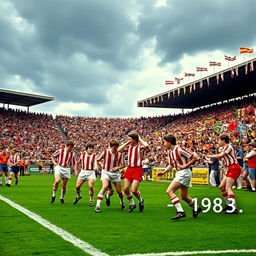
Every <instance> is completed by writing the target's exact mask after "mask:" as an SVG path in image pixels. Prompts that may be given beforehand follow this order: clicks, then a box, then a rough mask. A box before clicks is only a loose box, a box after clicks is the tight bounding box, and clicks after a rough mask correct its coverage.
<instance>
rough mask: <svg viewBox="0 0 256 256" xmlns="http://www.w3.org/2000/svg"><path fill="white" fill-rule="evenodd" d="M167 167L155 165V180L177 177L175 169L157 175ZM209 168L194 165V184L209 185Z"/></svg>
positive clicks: (33, 169)
mask: <svg viewBox="0 0 256 256" xmlns="http://www.w3.org/2000/svg"><path fill="white" fill-rule="evenodd" d="M164 169H165V168H159V167H153V168H152V170H151V176H152V180H153V181H172V180H173V179H174V177H175V172H176V171H175V169H173V170H171V171H170V172H168V173H166V174H165V175H163V176H162V177H160V178H159V177H157V173H158V172H161V171H163V170H164ZM28 170H29V173H30V174H36V173H53V171H52V170H51V169H50V165H47V164H45V165H43V166H42V168H41V170H39V166H38V165H33V164H31V165H29V166H28ZM208 173H209V170H208V168H200V167H193V168H192V181H191V182H192V184H201V185H208V184H209V175H208Z"/></svg>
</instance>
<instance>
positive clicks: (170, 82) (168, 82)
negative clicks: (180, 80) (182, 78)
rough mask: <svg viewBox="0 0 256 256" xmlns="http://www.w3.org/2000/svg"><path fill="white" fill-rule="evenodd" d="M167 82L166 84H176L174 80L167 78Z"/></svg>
mask: <svg viewBox="0 0 256 256" xmlns="http://www.w3.org/2000/svg"><path fill="white" fill-rule="evenodd" d="M165 84H166V85H169V84H174V81H170V80H166V81H165Z"/></svg>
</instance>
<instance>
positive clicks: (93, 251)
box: [0, 195, 109, 256]
mask: <svg viewBox="0 0 256 256" xmlns="http://www.w3.org/2000/svg"><path fill="white" fill-rule="evenodd" d="M0 200H2V201H4V202H6V203H7V204H9V205H10V206H12V207H13V208H15V209H17V210H18V211H20V212H22V213H23V214H25V215H27V216H28V217H29V218H31V219H33V220H34V221H36V222H37V223H39V224H41V225H42V226H44V227H45V228H47V229H49V230H51V231H52V232H53V233H55V234H57V235H59V236H60V237H61V238H63V239H64V240H66V241H68V242H70V243H71V244H73V245H74V246H76V247H78V248H80V249H81V250H83V251H84V252H86V253H88V254H90V255H93V256H109V255H108V254H106V253H103V252H101V251H100V250H98V249H97V248H95V247H93V246H92V245H90V244H89V243H87V242H84V241H83V240H81V239H79V238H77V237H75V236H73V235H72V234H70V233H68V232H67V231H65V230H64V229H62V228H59V227H57V226H55V225H54V224H52V223H50V222H49V221H47V220H45V219H43V218H42V217H41V216H39V215H37V214H35V213H33V212H31V211H29V210H28V209H26V208H24V207H22V206H20V205H19V204H16V203H14V202H13V201H11V200H9V199H8V198H6V197H4V196H1V195H0Z"/></svg>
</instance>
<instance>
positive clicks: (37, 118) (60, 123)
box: [0, 97, 256, 167]
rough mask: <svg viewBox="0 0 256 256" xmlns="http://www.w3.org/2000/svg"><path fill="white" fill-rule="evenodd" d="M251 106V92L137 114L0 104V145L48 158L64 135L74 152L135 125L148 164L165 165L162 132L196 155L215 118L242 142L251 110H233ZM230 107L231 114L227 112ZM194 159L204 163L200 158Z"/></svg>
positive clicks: (212, 141) (210, 140) (121, 136)
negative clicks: (68, 112) (175, 110)
mask: <svg viewBox="0 0 256 256" xmlns="http://www.w3.org/2000/svg"><path fill="white" fill-rule="evenodd" d="M248 106H252V109H253V107H256V100H255V97H245V98H244V99H240V100H236V101H231V102H226V103H221V104H215V105H212V106H209V107H204V108H200V109H197V110H194V111H191V112H189V113H186V114H179V115H169V116H161V117H147V118H145V117H141V118H88V117H71V116H56V118H53V117H52V116H51V115H47V114H35V113H26V112H24V111H20V110H11V109H9V110H6V109H3V108H0V127H1V129H0V149H2V148H9V149H11V148H17V149H18V150H19V151H20V152H22V153H21V154H22V155H24V156H26V157H27V158H29V159H30V160H31V161H36V160H38V161H39V160H49V155H50V154H49V153H52V152H54V151H55V150H56V149H58V148H60V147H61V146H62V145H63V144H64V142H65V140H73V141H74V142H75V145H76V146H75V149H76V153H77V154H79V152H81V151H83V150H84V148H85V146H86V144H87V143H93V144H94V145H95V151H96V153H100V152H101V151H102V150H103V148H105V147H106V146H107V145H108V143H109V141H110V139H112V138H116V139H118V140H119V141H120V142H122V141H124V140H125V139H126V136H125V135H127V134H128V132H130V131H131V130H135V131H137V132H138V133H139V134H140V135H141V136H142V137H143V139H144V140H146V141H147V142H148V143H149V145H150V148H151V151H150V152H149V153H148V154H147V158H148V159H149V161H150V164H151V165H153V166H161V167H163V166H165V165H166V164H167V161H166V152H165V150H164V149H163V148H162V139H161V138H162V137H163V136H164V135H165V134H167V133H173V134H175V135H176V137H177V139H178V141H179V143H180V144H181V145H183V146H185V147H189V148H191V150H193V151H195V152H197V153H198V154H199V155H200V154H203V153H205V151H210V150H212V149H215V148H216V147H217V138H218V135H219V134H220V133H221V131H216V130H215V128H214V125H215V124H216V123H220V124H224V125H223V127H226V130H224V131H225V132H227V133H228V134H229V135H230V137H231V141H232V142H237V143H239V144H244V143H248V142H250V141H251V140H253V139H254V137H253V132H255V131H256V122H255V115H254V114H253V113H247V114H245V115H241V116H236V115H235V114H234V113H235V110H236V109H241V108H246V107H248ZM230 113H233V114H230ZM234 122H236V123H237V122H241V123H243V124H246V125H247V132H246V133H239V132H238V131H237V129H236V128H235V129H228V126H225V125H226V124H229V123H234ZM200 159H201V160H200V163H199V164H200V165H204V160H203V158H200Z"/></svg>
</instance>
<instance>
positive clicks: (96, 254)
mask: <svg viewBox="0 0 256 256" xmlns="http://www.w3.org/2000/svg"><path fill="white" fill-rule="evenodd" d="M0 200H2V201H4V202H6V203H7V204H9V205H10V206H12V207H13V208H15V209H17V210H18V211H20V212H22V213H23V214H25V215H27V216H28V217H29V218H31V219H33V220H34V221H36V222H37V223H39V224H41V225H42V226H44V227H46V228H47V229H49V230H51V231H52V232H53V233H55V234H57V235H59V236H60V237H61V238H63V239H64V240H66V241H68V242H70V243H71V244H73V245H74V246H76V247H78V248H80V249H81V250H83V251H84V252H86V253H88V254H90V255H93V256H109V255H108V254H107V253H103V252H101V251H100V250H98V249H97V248H95V247H93V246H92V245H90V244H89V243H87V242H84V241H83V240H81V239H79V238H77V237H75V236H73V235H72V234H70V233H68V232H67V231H65V230H64V229H62V228H59V227H57V226H55V225H54V224H52V223H50V222H49V221H47V220H45V219H43V218H42V217H40V216H39V215H37V214H35V213H33V212H31V211H29V210H28V209H26V208H24V207H22V206H21V205H19V204H16V203H14V202H13V201H11V200H10V199H8V198H6V197H4V196H1V195H0ZM251 252H256V249H240V250H220V251H212V250H208V251H187V252H186V251H183V252H161V253H135V254H127V255H120V256H168V255H169V256H171V255H173V256H180V255H199V254H220V253H223V254H224V253H251Z"/></svg>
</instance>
